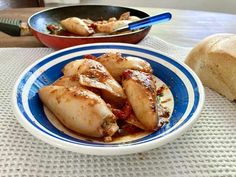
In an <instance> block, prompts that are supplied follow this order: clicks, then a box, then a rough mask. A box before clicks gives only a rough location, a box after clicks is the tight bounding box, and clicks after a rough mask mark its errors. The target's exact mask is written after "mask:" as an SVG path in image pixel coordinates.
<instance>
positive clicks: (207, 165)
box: [0, 36, 236, 177]
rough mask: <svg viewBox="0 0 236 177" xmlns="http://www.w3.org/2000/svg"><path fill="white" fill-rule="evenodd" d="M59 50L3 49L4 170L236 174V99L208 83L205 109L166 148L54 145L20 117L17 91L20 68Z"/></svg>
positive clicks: (116, 176) (0, 137)
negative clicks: (100, 149) (125, 150)
mask: <svg viewBox="0 0 236 177" xmlns="http://www.w3.org/2000/svg"><path fill="white" fill-rule="evenodd" d="M140 45H145V46H150V47H153V48H155V49H157V50H160V51H162V52H164V53H166V54H167V55H169V56H171V57H173V58H175V59H176V60H182V61H183V60H184V58H185V57H186V55H187V53H188V52H189V50H190V49H189V48H182V47H177V46H174V45H171V44H168V43H165V42H164V41H162V40H160V39H158V38H155V37H151V36H149V37H147V38H145V39H144V40H143V41H142V42H141V43H140ZM51 52H53V50H51V49H48V48H30V49H29V48H6V49H5V48H1V49H0V176H13V177H16V176H25V177H28V176H29V177H34V176H42V177H46V176H48V177H54V176H55V177H60V176H68V177H73V176H81V177H85V176H86V177H87V176H102V177H106V176H112V177H123V176H129V177H132V176H135V177H139V176H140V177H149V176H188V177H193V176H206V177H210V176H222V177H225V176H232V177H233V176H236V103H233V102H230V101H228V100H226V99H225V98H224V97H222V96H220V95H219V94H217V93H215V92H214V91H212V90H210V89H208V88H205V91H206V102H205V107H204V110H203V112H202V114H201V116H200V118H199V119H198V121H197V122H196V124H195V125H194V126H193V127H192V128H191V129H190V130H189V131H187V132H186V133H185V134H184V135H183V136H181V137H180V138H178V139H176V140H175V141H174V142H172V143H169V144H167V145H165V146H162V147H161V148H157V149H153V150H151V151H148V152H144V153H139V154H132V155H125V156H108V157H107V156H106V157H104V156H91V155H81V154H78V153H73V152H68V151H64V150H61V149H58V148H55V147H52V146H50V145H48V144H46V143H44V142H42V141H40V140H38V139H36V138H35V137H33V136H32V135H31V134H30V133H28V132H26V130H25V129H24V128H23V127H22V126H21V125H20V124H19V123H18V122H17V120H16V118H15V116H14V114H13V111H12V105H11V92H12V88H13V85H14V83H15V81H16V79H17V77H18V76H19V74H20V73H21V72H22V71H23V70H24V69H25V68H26V67H27V66H28V65H30V64H31V63H33V62H34V61H36V60H37V59H39V58H40V57H43V56H45V55H47V54H49V53H51Z"/></svg>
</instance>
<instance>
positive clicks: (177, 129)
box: [12, 43, 205, 155]
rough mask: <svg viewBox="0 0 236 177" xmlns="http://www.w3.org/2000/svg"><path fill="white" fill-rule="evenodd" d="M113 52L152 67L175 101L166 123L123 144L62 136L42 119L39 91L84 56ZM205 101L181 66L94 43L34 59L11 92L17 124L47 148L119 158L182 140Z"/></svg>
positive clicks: (142, 51)
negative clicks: (46, 144) (138, 59)
mask: <svg viewBox="0 0 236 177" xmlns="http://www.w3.org/2000/svg"><path fill="white" fill-rule="evenodd" d="M114 51H117V52H120V53H122V54H123V55H129V56H136V57H140V58H142V59H144V60H146V61H147V62H149V63H150V64H151V66H152V68H153V70H154V75H155V76H157V77H158V78H159V79H160V80H162V81H163V82H164V83H165V84H166V85H167V86H168V87H169V88H170V90H171V93H172V95H173V98H174V107H173V112H172V115H171V117H170V122H169V123H168V124H167V125H166V126H164V127H162V128H161V129H160V130H158V131H156V132H154V133H152V134H149V135H147V136H144V137H142V138H139V139H136V140H132V141H128V142H126V143H102V142H92V141H86V140H85V139H80V138H75V137H73V136H70V135H68V134H65V133H63V132H62V131H60V130H59V129H58V128H56V127H55V126H54V125H53V124H52V123H51V122H50V121H49V120H48V118H47V116H46V115H45V113H44V109H43V105H42V103H41V102H40V100H39V96H38V94H37V92H38V90H39V88H41V87H43V86H45V85H49V84H51V83H52V82H54V81H55V80H56V79H58V78H59V77H60V76H62V72H61V69H62V68H63V67H64V65H65V64H67V63H68V62H70V61H73V60H75V59H80V58H82V56H83V55H85V54H94V55H100V54H102V53H107V52H114ZM204 97H205V95H204V88H203V86H202V83H201V81H200V80H199V78H198V77H197V76H196V74H195V73H194V72H193V71H192V70H191V69H190V68H189V67H188V66H186V65H185V64H184V63H181V62H178V61H176V60H174V59H172V58H170V57H168V56H165V55H163V54H161V53H160V52H158V51H156V50H154V49H151V48H147V47H142V46H137V45H131V44H123V43H97V44H89V45H81V46H75V47H72V48H67V49H64V50H60V51H57V52H54V53H52V54H50V55H48V56H46V57H44V58H42V59H40V60H37V61H36V62H35V63H34V64H32V65H31V66H29V67H28V68H27V69H26V70H25V71H24V72H23V73H22V74H21V75H20V77H19V79H18V80H17V82H16V84H15V87H14V91H13V100H12V101H13V107H14V112H15V114H16V117H17V119H18V121H19V122H20V123H21V125H22V126H23V127H24V128H25V129H26V130H28V131H29V132H30V133H31V134H33V135H34V136H36V137H37V138H39V139H41V140H43V141H45V142H46V143H49V144H51V145H53V146H56V147H59V148H62V149H65V150H70V151H74V152H80V153H84V154H94V155H120V154H130V153H136V152H142V151H146V150H149V149H153V148H156V147H160V146H162V145H164V144H166V143H168V142H171V141H173V140H174V139H175V138H177V137H179V136H180V135H182V134H183V133H184V132H185V131H186V130H187V129H189V128H190V127H191V126H192V125H193V124H194V122H196V120H197V118H198V117H199V115H200V113H201V111H202V108H203V105H204Z"/></svg>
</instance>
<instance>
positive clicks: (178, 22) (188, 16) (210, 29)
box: [0, 8, 236, 47]
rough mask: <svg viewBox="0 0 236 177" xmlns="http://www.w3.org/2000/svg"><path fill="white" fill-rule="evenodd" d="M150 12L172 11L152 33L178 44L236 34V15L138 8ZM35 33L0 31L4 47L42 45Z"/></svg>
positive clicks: (25, 12) (24, 14)
mask: <svg viewBox="0 0 236 177" xmlns="http://www.w3.org/2000/svg"><path fill="white" fill-rule="evenodd" d="M43 9H44V8H21V9H20V8H19V9H7V10H2V11H0V17H7V18H17V19H21V20H23V21H25V22H26V21H27V19H28V18H29V16H31V15H32V14H34V13H35V12H38V11H40V10H43ZM137 9H139V10H142V11H145V12H147V13H148V14H150V15H154V14H158V13H163V12H166V11H169V12H171V13H172V15H173V18H172V20H171V21H170V22H167V23H163V24H159V25H154V26H153V27H152V29H151V32H150V35H155V36H157V37H159V38H161V39H163V40H165V41H167V42H170V43H173V44H175V45H179V46H184V47H191V46H194V45H195V44H196V43H197V42H199V41H200V40H202V39H203V38H205V37H206V36H209V35H211V34H215V33H236V15H231V14H223V13H213V12H202V11H189V10H176V9H159V8H137ZM42 46H43V44H41V43H40V42H39V41H37V39H36V38H34V37H33V36H25V37H12V36H9V35H7V34H5V33H2V32H0V47H42Z"/></svg>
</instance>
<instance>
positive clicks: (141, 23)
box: [112, 12, 172, 34]
mask: <svg viewBox="0 0 236 177" xmlns="http://www.w3.org/2000/svg"><path fill="white" fill-rule="evenodd" d="M171 18H172V15H171V13H169V12H166V13H162V14H158V15H154V16H150V17H146V18H142V19H140V20H137V21H135V22H131V23H129V24H127V25H125V26H122V27H120V28H117V29H116V30H115V31H113V32H112V34H114V33H118V32H119V33H120V32H123V31H133V30H137V29H140V28H144V27H148V26H152V25H154V24H159V23H162V22H166V21H169V20H171Z"/></svg>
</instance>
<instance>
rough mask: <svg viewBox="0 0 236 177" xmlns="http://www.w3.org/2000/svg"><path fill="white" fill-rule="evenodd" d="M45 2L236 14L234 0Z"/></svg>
mask: <svg viewBox="0 0 236 177" xmlns="http://www.w3.org/2000/svg"><path fill="white" fill-rule="evenodd" d="M45 2H46V3H62V4H73V3H74V4H78V3H80V4H107V5H121V6H130V7H160V8H175V9H186V10H203V11H213V12H223V13H233V14H236V0H194V1H192V0H45Z"/></svg>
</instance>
